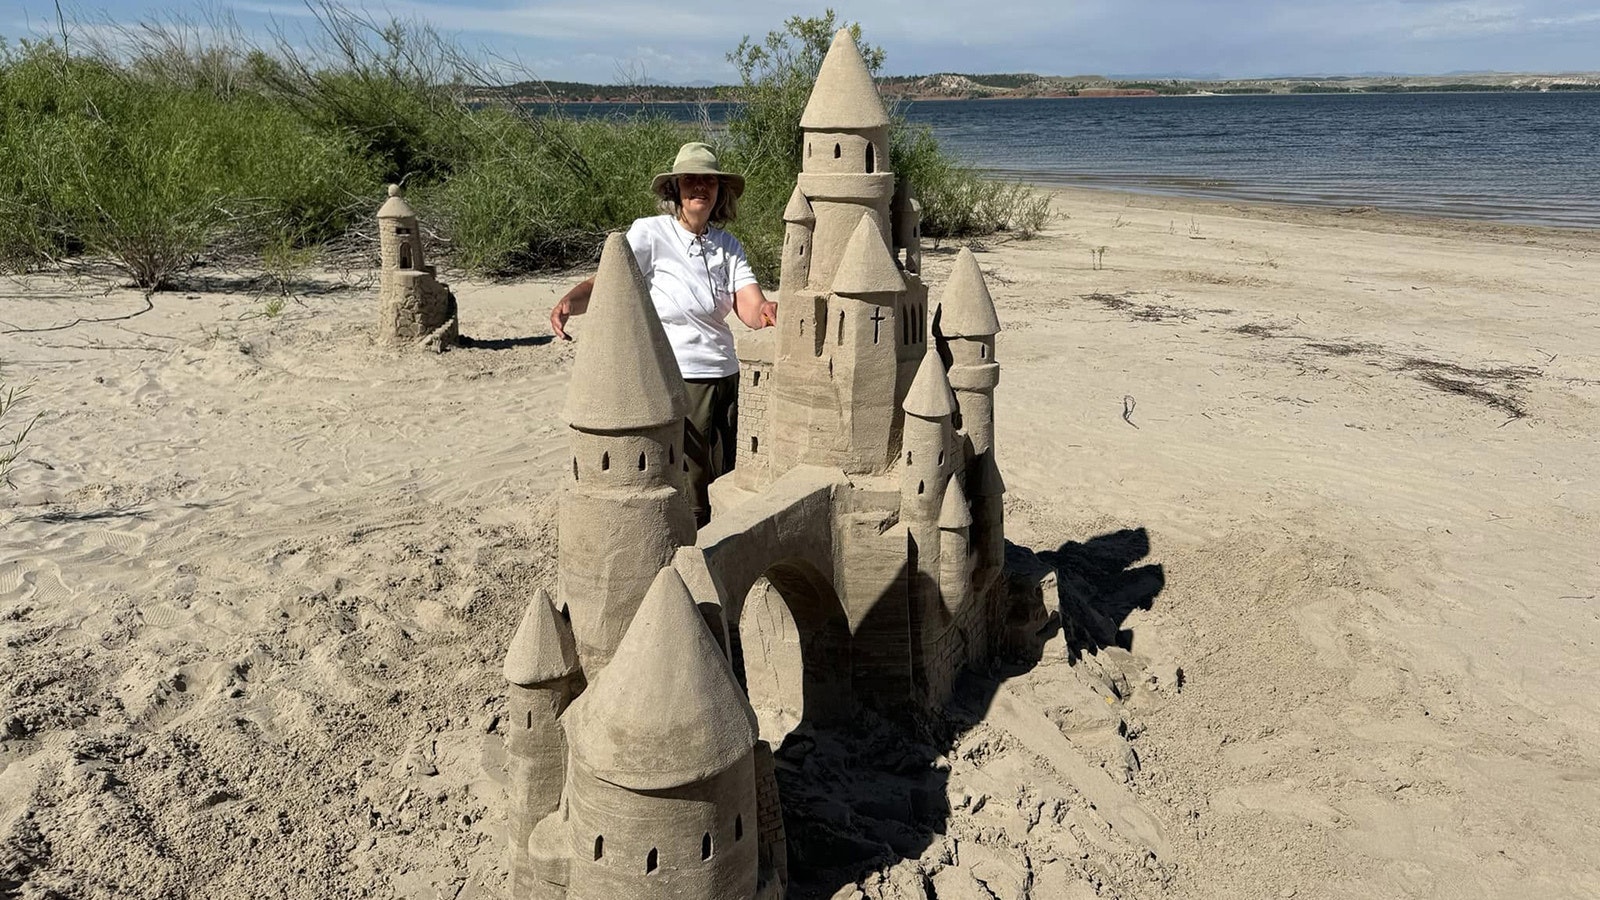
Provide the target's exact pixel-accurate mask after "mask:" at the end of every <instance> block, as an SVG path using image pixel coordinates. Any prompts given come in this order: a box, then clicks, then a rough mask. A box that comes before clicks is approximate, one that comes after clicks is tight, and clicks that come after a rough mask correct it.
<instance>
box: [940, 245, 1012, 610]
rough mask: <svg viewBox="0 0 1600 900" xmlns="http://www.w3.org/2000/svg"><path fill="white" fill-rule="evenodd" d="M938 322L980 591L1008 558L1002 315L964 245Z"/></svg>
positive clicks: (942, 304) (980, 591)
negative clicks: (1001, 442) (1000, 390)
mask: <svg viewBox="0 0 1600 900" xmlns="http://www.w3.org/2000/svg"><path fill="white" fill-rule="evenodd" d="M938 325H939V328H938V331H939V339H940V344H941V346H942V348H943V351H942V352H944V353H946V354H947V355H948V357H949V359H950V386H951V387H953V388H954V389H955V392H956V402H957V403H958V404H959V405H960V407H961V426H960V427H961V432H962V434H964V435H965V437H966V441H967V445H968V446H967V449H966V453H967V456H968V461H967V478H966V488H967V494H968V496H970V497H971V498H972V501H973V507H974V508H973V520H974V521H973V554H974V557H975V564H976V566H977V569H978V573H979V593H980V594H981V593H983V591H984V589H985V587H986V586H987V585H989V584H991V583H992V581H993V579H994V577H995V576H996V575H998V573H999V571H1000V567H1001V566H1002V565H1003V564H1004V562H1005V537H1004V532H1005V523H1004V513H1003V510H1002V495H1003V494H1004V493H1005V484H1004V482H1003V481H1002V480H1001V479H1000V470H999V467H998V465H997V464H996V461H995V459H994V390H995V387H996V386H998V385H999V384H1000V363H999V362H998V361H997V360H996V358H995V335H997V334H999V333H1000V319H999V317H998V316H997V315H995V311H994V300H993V299H992V298H991V297H990V296H989V288H988V286H987V285H985V284H984V281H983V271H982V270H981V269H980V268H979V267H978V260H977V258H976V257H975V256H973V255H972V251H971V250H969V249H967V248H965V247H963V248H962V249H961V252H960V253H959V254H957V255H956V262H955V266H954V267H953V268H952V269H951V272H950V280H949V281H948V282H947V283H946V284H945V289H944V297H943V298H942V299H941V301H940V303H939V318H938Z"/></svg>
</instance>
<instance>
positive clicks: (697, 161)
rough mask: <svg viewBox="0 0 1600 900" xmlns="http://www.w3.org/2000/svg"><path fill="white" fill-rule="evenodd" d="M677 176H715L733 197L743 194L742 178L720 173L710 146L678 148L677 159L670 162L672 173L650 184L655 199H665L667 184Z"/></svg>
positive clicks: (684, 146)
mask: <svg viewBox="0 0 1600 900" xmlns="http://www.w3.org/2000/svg"><path fill="white" fill-rule="evenodd" d="M679 175H716V176H718V177H719V178H721V179H723V180H724V181H725V182H726V183H727V185H728V189H729V190H731V191H733V196H735V197H738V196H739V195H741V194H743V193H744V176H743V175H735V174H734V173H732V172H724V171H722V167H721V166H720V165H718V164H717V152H716V151H715V150H712V149H711V145H710V144H702V143H700V142H699V141H691V142H690V143H687V144H684V145H683V146H682V147H679V148H678V158H677V159H674V160H673V161H672V171H670V172H662V173H661V174H660V175H657V176H656V177H655V180H654V181H652V182H650V190H652V191H655V193H656V196H657V197H663V198H664V197H666V196H667V182H668V181H671V180H672V179H673V178H675V177H677V176H679Z"/></svg>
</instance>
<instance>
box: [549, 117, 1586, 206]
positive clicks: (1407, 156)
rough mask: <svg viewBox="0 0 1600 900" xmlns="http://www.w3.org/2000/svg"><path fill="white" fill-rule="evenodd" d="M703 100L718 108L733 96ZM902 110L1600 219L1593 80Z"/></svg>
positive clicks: (945, 130)
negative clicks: (1536, 88)
mask: <svg viewBox="0 0 1600 900" xmlns="http://www.w3.org/2000/svg"><path fill="white" fill-rule="evenodd" d="M650 108H651V109H652V111H655V112H659V113H663V114H666V115H669V116H672V117H674V118H680V119H693V118H697V117H698V116H699V109H698V108H697V107H695V106H692V105H687V104H660V105H656V106H652V107H650ZM564 109H565V110H567V111H568V112H570V113H573V114H578V115H616V114H620V113H626V112H637V111H638V110H639V107H625V106H623V107H619V106H616V105H597V106H593V107H587V108H585V107H584V106H582V105H576V106H568V107H564ZM708 112H709V116H710V119H711V120H712V121H713V122H717V121H720V120H721V119H722V118H724V117H725V116H726V114H727V106H726V105H725V104H711V105H710V107H709V109H708ZM902 112H903V114H904V115H905V116H906V118H907V119H909V120H910V121H912V122H918V123H924V124H926V125H928V126H929V127H930V128H932V129H933V131H934V133H935V134H936V135H937V136H938V137H939V139H940V141H941V143H942V144H943V145H944V146H945V147H947V148H948V149H950V150H952V151H954V152H955V153H956V154H957V155H959V156H960V157H961V158H962V159H963V160H965V161H966V162H968V163H970V164H972V165H974V166H977V167H979V168H982V169H985V170H987V171H990V172H993V173H995V174H999V175H1004V176H1010V177H1015V178H1021V179H1023V180H1025V181H1030V182H1036V183H1040V184H1063V185H1081V186H1089V187H1110V188H1122V189H1131V190H1136V191H1146V192H1154V193H1169V194H1184V195H1191V196H1203V197H1220V198H1231V199H1240V200H1269V201H1285V202H1292V203H1311V204H1322V205H1330V206H1376V207H1379V208H1381V209H1387V210H1396V211H1409V212H1421V213H1431V214H1437V215H1450V216H1464V217H1471V218H1483V219H1494V220H1500V221H1507V222H1522V223H1532V224H1546V225H1565V226H1572V227H1585V228H1597V227H1600V92H1552V93H1543V94H1540V93H1515V94H1512V93H1506V94H1495V93H1487V94H1468V93H1462V94H1290V95H1272V96H1219V97H1114V98H1096V99H1060V100H941V101H930V100H924V101H917V102H914V103H909V104H906V105H904V106H903V107H902Z"/></svg>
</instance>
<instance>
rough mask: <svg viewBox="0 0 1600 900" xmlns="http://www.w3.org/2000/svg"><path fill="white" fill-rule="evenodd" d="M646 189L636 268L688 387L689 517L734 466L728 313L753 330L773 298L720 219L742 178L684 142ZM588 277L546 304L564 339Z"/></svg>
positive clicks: (703, 513) (734, 389)
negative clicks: (653, 212)
mask: <svg viewBox="0 0 1600 900" xmlns="http://www.w3.org/2000/svg"><path fill="white" fill-rule="evenodd" d="M650 189H651V190H652V191H654V192H655V194H656V196H658V197H660V198H661V208H662V210H663V214H662V215H659V216H652V217H650V218H647V219H638V220H635V221H634V223H633V226H632V227H630V228H629V229H628V243H629V244H630V245H631V246H632V247H633V255H634V258H635V259H636V260H637V261H638V263H639V271H640V272H642V273H644V277H645V281H647V282H648V283H649V285H650V299H651V300H652V301H654V302H655V306H656V314H657V315H659V316H660V317H661V325H662V327H663V328H664V329H665V330H666V333H667V339H668V340H669V341H671V342H672V351H673V353H674V354H675V355H676V356H677V358H678V369H679V370H680V371H682V372H683V380H684V384H685V387H686V388H687V391H688V395H689V413H688V416H687V417H686V418H685V420H684V423H683V432H684V455H685V456H687V457H688V462H689V480H690V484H692V485H693V486H694V493H693V497H692V500H693V502H694V516H695V523H696V524H697V525H700V526H703V525H705V524H706V522H708V521H710V519H711V504H710V500H709V499H708V497H707V494H706V487H707V485H709V484H710V483H711V482H712V481H713V480H715V479H716V478H717V476H719V475H722V474H724V473H725V472H727V471H729V470H730V469H732V468H733V460H734V450H735V447H736V446H737V430H738V417H739V404H738V398H739V358H738V356H736V355H735V353H734V345H733V331H732V330H730V329H729V327H728V321H727V319H728V313H730V312H732V313H733V314H735V315H737V316H738V317H739V321H741V322H743V323H744V324H745V325H748V326H749V327H751V328H766V327H768V326H770V325H774V324H776V323H777V319H778V304H776V303H773V302H772V301H770V300H768V299H767V298H766V295H765V294H763V293H762V292H761V287H760V285H758V284H756V278H755V275H754V273H752V272H751V271H750V262H749V260H748V259H746V257H745V253H744V246H743V245H741V244H740V243H739V239H738V238H736V237H734V236H733V235H731V234H729V233H727V232H726V231H723V230H722V228H721V227H720V226H722V225H725V224H727V223H728V222H731V221H733V220H734V217H735V216H736V215H737V212H738V205H737V200H738V198H739V195H741V194H743V193H744V176H742V175H735V174H733V173H731V172H724V171H722V169H721V167H719V166H718V164H717V157H716V153H715V152H713V151H712V149H711V147H710V146H708V145H706V144H702V143H698V142H695V143H689V144H684V145H683V147H682V148H680V149H679V150H678V157H677V159H675V160H674V161H673V163H672V171H670V172H663V173H661V174H660V175H657V176H656V177H655V180H654V181H653V182H652V183H651V185H650ZM593 290H594V279H593V278H590V279H587V280H585V281H582V282H580V283H579V284H578V285H577V286H576V287H574V288H573V289H572V290H570V291H567V293H566V295H565V296H563V297H562V298H561V299H560V301H558V302H557V303H556V306H555V309H552V310H551V311H550V328H551V330H552V331H554V332H555V333H556V336H557V337H560V338H561V339H562V340H571V338H569V337H568V335H567V330H566V325H567V319H568V318H569V317H571V316H576V315H582V314H583V312H584V310H585V309H587V308H588V306H589V295H590V293H591V292H592V291H593Z"/></svg>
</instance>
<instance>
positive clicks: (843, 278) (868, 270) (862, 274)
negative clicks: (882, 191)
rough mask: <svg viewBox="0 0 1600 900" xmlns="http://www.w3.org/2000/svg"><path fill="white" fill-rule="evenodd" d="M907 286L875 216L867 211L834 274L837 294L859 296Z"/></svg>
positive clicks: (851, 236) (900, 289)
mask: <svg viewBox="0 0 1600 900" xmlns="http://www.w3.org/2000/svg"><path fill="white" fill-rule="evenodd" d="M905 289H906V280H905V278H904V277H903V276H901V274H900V267H899V266H896V265H895V264H894V257H893V256H892V255H891V254H890V253H889V246H888V245H887V244H885V243H884V242H883V234H882V232H880V231H878V226H877V223H875V222H874V221H873V219H872V216H871V215H869V214H867V213H863V214H862V215H861V221H859V222H857V223H856V228H855V231H852V232H851V233H850V241H849V242H848V243H847V244H845V247H844V255H843V256H842V257H841V258H840V259H839V269H838V271H837V272H835V273H834V276H833V291H834V293H836V294H844V295H845V296H850V297H858V296H860V295H862V294H897V293H900V292H902V291H904V290H905Z"/></svg>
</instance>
